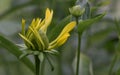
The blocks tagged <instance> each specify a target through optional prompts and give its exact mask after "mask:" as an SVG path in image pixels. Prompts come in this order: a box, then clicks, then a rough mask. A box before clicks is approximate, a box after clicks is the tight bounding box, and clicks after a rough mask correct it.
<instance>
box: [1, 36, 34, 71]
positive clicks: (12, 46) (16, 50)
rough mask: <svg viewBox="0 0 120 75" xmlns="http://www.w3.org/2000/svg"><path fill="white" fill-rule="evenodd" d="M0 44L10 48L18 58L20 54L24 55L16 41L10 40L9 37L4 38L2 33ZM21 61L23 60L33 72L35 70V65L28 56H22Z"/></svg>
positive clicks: (7, 48)
mask: <svg viewBox="0 0 120 75" xmlns="http://www.w3.org/2000/svg"><path fill="white" fill-rule="evenodd" d="M0 46H1V47H3V48H5V49H6V50H8V51H9V52H10V53H12V54H13V55H15V56H16V57H17V58H19V57H20V55H22V51H20V50H19V48H18V47H17V46H16V45H15V44H14V43H12V42H11V41H9V40H8V39H6V38H4V37H3V36H1V35H0ZM20 61H21V62H23V63H24V64H25V65H26V66H27V67H28V68H29V69H30V70H31V71H32V72H34V65H33V63H32V62H31V61H30V60H29V59H28V58H27V57H24V58H22V59H21V60H20Z"/></svg>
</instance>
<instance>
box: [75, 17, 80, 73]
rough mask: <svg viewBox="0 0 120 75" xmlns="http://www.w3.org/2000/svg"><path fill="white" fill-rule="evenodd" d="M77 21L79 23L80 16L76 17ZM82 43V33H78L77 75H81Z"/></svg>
mask: <svg viewBox="0 0 120 75" xmlns="http://www.w3.org/2000/svg"><path fill="white" fill-rule="evenodd" d="M76 23H77V25H78V17H76ZM80 45H81V35H80V33H78V50H77V64H76V75H79V64H80Z"/></svg>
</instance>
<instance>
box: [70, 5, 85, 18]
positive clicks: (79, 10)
mask: <svg viewBox="0 0 120 75" xmlns="http://www.w3.org/2000/svg"><path fill="white" fill-rule="evenodd" d="M69 11H70V13H71V14H72V15H73V16H75V17H79V16H81V15H82V14H83V13H84V11H85V8H82V7H81V6H80V5H76V6H73V7H72V8H69Z"/></svg>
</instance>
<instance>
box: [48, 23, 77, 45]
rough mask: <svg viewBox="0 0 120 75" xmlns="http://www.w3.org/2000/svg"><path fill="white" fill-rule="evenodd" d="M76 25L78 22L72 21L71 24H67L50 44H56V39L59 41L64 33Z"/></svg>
mask: <svg viewBox="0 0 120 75" xmlns="http://www.w3.org/2000/svg"><path fill="white" fill-rule="evenodd" d="M75 25H76V22H75V21H73V22H70V23H69V24H67V25H66V26H65V27H64V29H63V30H62V32H61V33H60V35H59V36H58V37H57V38H56V39H55V40H54V41H52V42H51V43H50V45H52V44H54V43H55V42H56V41H58V40H59V39H60V38H61V37H62V36H63V35H65V34H67V33H69V32H70V31H71V30H72V29H73V28H74V27H75Z"/></svg>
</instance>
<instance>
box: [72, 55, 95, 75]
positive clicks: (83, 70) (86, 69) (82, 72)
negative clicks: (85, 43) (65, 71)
mask: <svg viewBox="0 0 120 75" xmlns="http://www.w3.org/2000/svg"><path fill="white" fill-rule="evenodd" d="M76 59H77V56H76V58H75V60H74V63H73V65H74V66H73V68H74V71H75V69H76V61H77V60H76ZM79 75H93V68H92V62H91V60H90V59H89V57H87V56H86V55H84V54H83V53H81V54H80V64H79Z"/></svg>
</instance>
